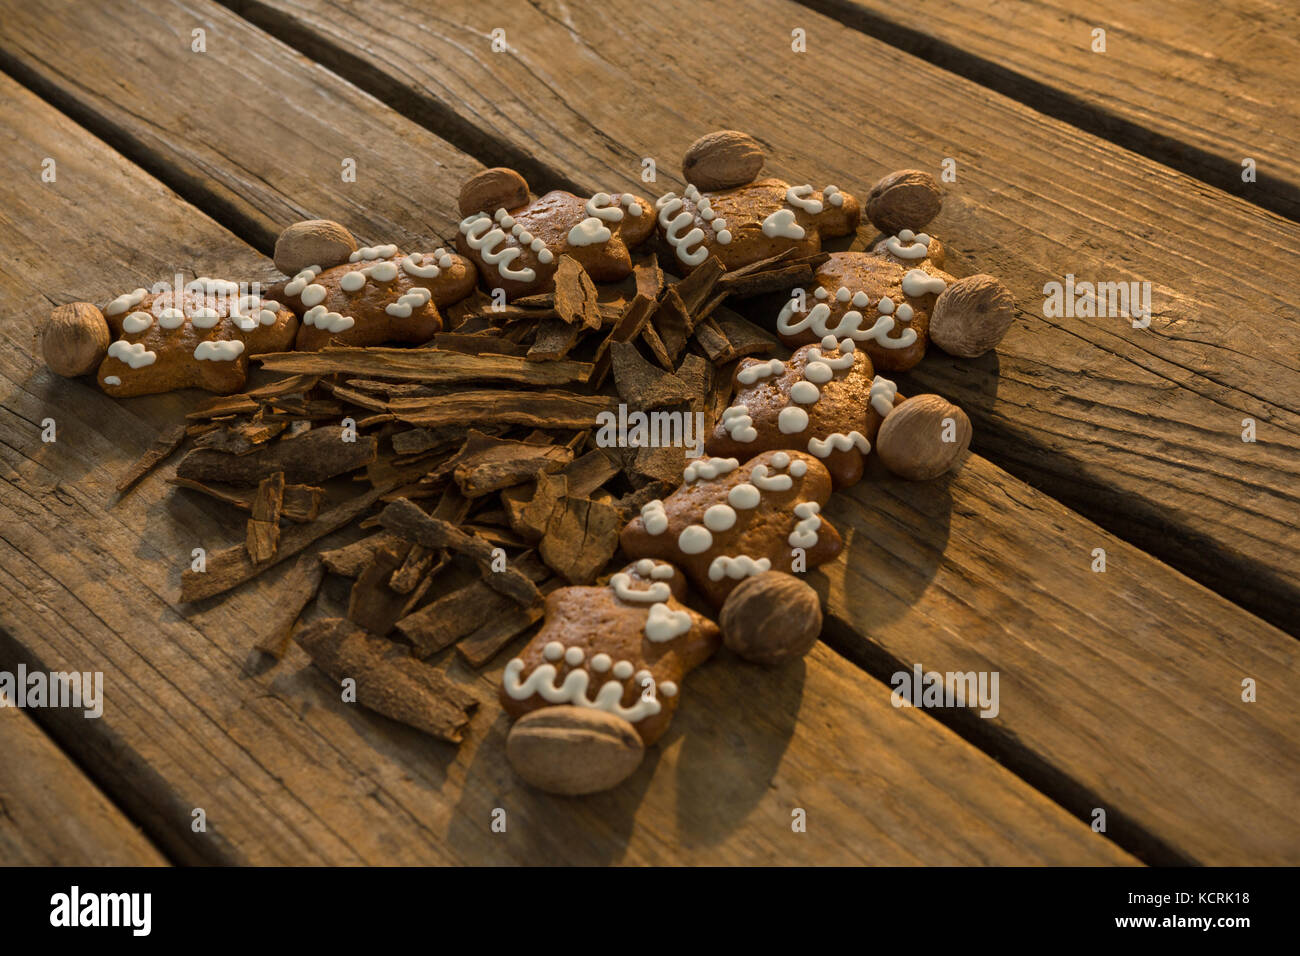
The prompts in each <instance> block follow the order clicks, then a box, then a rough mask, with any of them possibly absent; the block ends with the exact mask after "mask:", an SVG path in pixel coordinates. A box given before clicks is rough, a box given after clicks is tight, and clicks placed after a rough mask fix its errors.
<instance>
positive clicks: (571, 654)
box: [564, 647, 587, 667]
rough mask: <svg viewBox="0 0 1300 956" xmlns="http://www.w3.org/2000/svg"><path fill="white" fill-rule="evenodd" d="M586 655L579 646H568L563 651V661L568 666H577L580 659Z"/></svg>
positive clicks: (580, 661)
mask: <svg viewBox="0 0 1300 956" xmlns="http://www.w3.org/2000/svg"><path fill="white" fill-rule="evenodd" d="M586 656H587V655H585V654H584V653H582V648H581V647H570V648H569V649H568V650H567V651H565V652H564V663H566V664H568V665H569V666H570V667H577V666H578V665H579V664H581V663H582V659H583V658H584V657H586Z"/></svg>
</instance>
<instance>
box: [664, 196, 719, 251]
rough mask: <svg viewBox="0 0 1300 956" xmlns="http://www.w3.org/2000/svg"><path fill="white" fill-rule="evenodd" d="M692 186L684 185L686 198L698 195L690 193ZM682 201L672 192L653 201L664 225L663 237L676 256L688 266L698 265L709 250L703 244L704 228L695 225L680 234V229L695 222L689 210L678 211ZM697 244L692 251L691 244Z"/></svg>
mask: <svg viewBox="0 0 1300 956" xmlns="http://www.w3.org/2000/svg"><path fill="white" fill-rule="evenodd" d="M693 189H694V187H692V186H688V187H686V198H687V199H693V198H697V197H698V196H699V193H698V192H695V193H694V195H692V190H693ZM683 205H685V204H684V203H683V201H682V200H681V199H678V198H677V197H676V196H674V195H673V194H672V193H666V194H665V195H663V196H660V197H659V201H658V202H656V203H655V208H657V209H659V224H660V225H661V226H663V227H664V230H665V232H664V237H665V238H666V239H667V240H668V244H669V245H670V246H672V247H673V248H674V249H676V250H677V258H678V259H680V260H682V262H683V263H685V264H686V265H688V266H698V265H699V264H700V263H701V262H703V261H704V260H705V259H707V258H708V256H709V250H708V249H707V248H706V247H705V245H704V239H705V235H704V230H703V229H701V228H699V227H698V226H696V227H695V228H693V229H691V231H690V232H688V233H687V234H686V235H684V236H683V235H681V231H682V230H683V229H685V228H686V227H687V226H690V225H691V224H692V223H694V222H695V217H694V216H692V215H691V214H690V213H689V212H685V211H679V210H681V209H682V207H683ZM696 243H699V245H698V246H697V247H696V248H695V249H694V250H693V251H692V250H691V248H690V247H691V246H694V245H696Z"/></svg>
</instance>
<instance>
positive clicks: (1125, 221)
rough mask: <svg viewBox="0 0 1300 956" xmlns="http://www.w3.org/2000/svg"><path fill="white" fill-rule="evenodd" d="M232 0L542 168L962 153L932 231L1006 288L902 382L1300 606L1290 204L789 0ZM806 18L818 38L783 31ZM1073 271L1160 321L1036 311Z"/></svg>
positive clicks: (624, 182) (1203, 559)
mask: <svg viewBox="0 0 1300 956" xmlns="http://www.w3.org/2000/svg"><path fill="white" fill-rule="evenodd" d="M234 5H235V6H236V8H237V9H239V10H241V11H242V12H243V13H244V14H245V15H246V16H249V17H251V18H253V19H254V20H255V21H256V22H258V23H259V24H261V25H263V26H265V27H266V28H268V29H270V30H272V31H276V32H279V33H282V34H284V35H286V36H288V37H290V38H291V39H292V40H293V42H295V43H296V44H298V45H300V46H302V47H303V48H304V49H308V50H310V51H311V53H312V55H313V56H315V57H317V58H319V59H321V60H322V61H323V62H325V63H327V64H328V65H330V66H331V67H333V68H335V69H338V70H339V71H341V72H342V73H344V74H345V75H347V76H349V77H350V78H353V79H355V80H356V81H357V82H360V83H363V84H364V85H366V86H367V88H368V89H370V90H371V91H373V92H375V93H376V94H377V95H379V96H380V97H381V98H383V99H384V100H385V101H387V102H390V103H394V104H396V105H397V106H399V107H400V108H401V109H403V110H406V111H408V112H409V113H410V114H411V115H414V116H416V117H417V118H419V119H420V121H421V122H424V123H426V125H430V126H431V127H434V128H440V125H439V124H442V125H446V126H449V127H454V128H456V129H460V128H462V127H466V126H469V127H473V128H475V129H478V130H480V131H481V132H480V134H479V138H478V140H476V141H475V142H474V144H473V145H474V146H475V148H480V149H481V150H482V151H483V152H482V153H481V155H484V156H486V157H489V158H491V159H492V160H493V161H496V160H498V159H499V158H500V157H502V156H505V157H507V158H510V157H517V165H518V166H519V168H520V169H521V170H523V171H525V172H526V173H527V174H528V175H529V176H530V178H531V179H532V185H533V187H534V189H545V188H551V187H554V186H557V185H563V184H566V183H575V184H576V185H577V186H579V187H581V188H583V189H586V190H592V189H596V188H599V189H605V190H611V189H620V188H638V189H642V190H646V189H648V188H650V187H648V186H647V185H646V184H644V183H642V182H641V181H640V172H641V168H642V167H641V162H642V159H643V158H645V157H651V158H654V159H655V160H656V163H657V167H658V173H659V181H658V184H657V186H656V187H654V188H657V189H660V190H668V189H680V180H679V179H678V177H677V172H676V171H677V167H678V163H679V161H680V156H681V154H682V152H683V151H684V149H685V147H686V146H687V145H688V144H689V143H690V142H691V141H692V140H694V139H695V138H696V137H697V136H699V135H700V134H701V133H703V132H705V131H708V130H711V129H717V128H733V127H734V128H739V129H743V130H745V131H747V132H749V133H751V134H753V135H755V136H757V137H758V138H759V139H760V140H761V141H762V142H763V144H764V146H765V147H766V149H767V152H768V156H769V161H768V167H767V168H768V170H769V171H770V172H771V173H774V174H776V175H780V176H785V177H787V178H788V179H789V180H791V181H793V182H806V181H809V180H815V181H816V182H817V183H819V184H820V183H824V182H834V183H837V184H839V185H840V186H841V187H842V188H845V189H848V190H850V191H856V192H858V193H864V192H865V191H866V190H867V189H868V188H869V187H870V185H871V183H872V182H874V181H875V179H876V178H878V177H879V176H880V175H882V174H884V173H886V172H888V171H890V170H893V169H898V168H902V167H919V168H922V169H928V170H932V171H933V172H935V173H936V174H938V173H939V172H940V167H941V163H942V161H943V160H944V159H945V158H949V157H951V158H953V159H955V160H956V161H957V181H956V182H955V183H951V184H948V186H947V198H946V200H945V205H944V210H943V212H942V213H941V214H940V216H939V218H938V219H937V220H936V221H935V223H934V224H933V225H932V226H931V227H930V231H931V232H933V233H935V234H936V235H938V236H940V238H942V239H943V241H944V243H945V245H946V246H947V249H948V254H949V260H950V266H949V268H950V270H951V271H953V272H954V273H955V274H957V275H965V274H971V273H976V272H988V273H992V274H994V275H997V276H1000V277H1001V278H1003V279H1004V280H1005V281H1006V282H1007V284H1008V285H1009V286H1010V288H1011V289H1012V291H1013V292H1014V293H1015V295H1016V299H1017V301H1018V303H1019V304H1020V310H1019V312H1018V315H1017V319H1016V323H1015V325H1014V326H1013V328H1012V330H1011V332H1010V334H1009V335H1008V336H1007V338H1006V339H1005V340H1004V342H1003V343H1002V345H1001V346H999V349H998V352H997V354H996V355H989V356H985V357H984V358H983V359H980V360H977V361H973V362H971V361H967V360H963V359H952V358H948V357H946V356H944V355H942V354H939V353H937V351H935V350H932V354H931V355H930V356H928V357H927V358H926V360H925V361H924V362H923V363H922V365H921V366H919V367H918V369H917V370H915V372H914V373H913V375H912V376H911V381H912V382H913V383H915V385H916V386H917V387H918V388H919V390H933V391H938V392H940V393H942V394H944V395H946V396H947V397H949V398H950V399H952V400H954V401H956V402H958V403H959V404H960V405H962V407H963V408H965V409H966V411H967V412H968V413H969V414H970V416H971V418H972V420H973V421H974V423H975V448H976V450H977V451H979V452H980V453H981V454H984V455H986V456H987V457H989V458H990V459H992V460H993V461H995V462H996V463H998V464H999V465H1002V466H1003V467H1005V468H1007V469H1008V470H1009V471H1011V472H1012V473H1013V474H1015V475H1017V476H1018V477H1020V478H1023V479H1025V480H1027V481H1029V482H1031V483H1033V484H1035V485H1036V486H1038V487H1040V488H1042V489H1044V490H1046V491H1047V492H1049V493H1050V494H1051V495H1053V496H1054V497H1056V498H1058V499H1060V500H1062V501H1064V502H1065V503H1066V504H1068V505H1069V506H1070V507H1072V508H1074V509H1075V510H1077V511H1079V512H1081V513H1083V514H1085V515H1086V516H1088V517H1090V518H1092V519H1093V520H1095V521H1097V522H1098V523H1099V524H1101V525H1103V526H1104V527H1106V528H1107V529H1108V530H1111V531H1112V532H1114V533H1116V534H1118V535H1119V536H1120V537H1123V538H1125V539H1126V540H1129V541H1132V542H1134V543H1136V544H1137V545H1139V546H1140V547H1142V548H1144V549H1145V550H1147V551H1150V552H1152V553H1154V554H1156V555H1157V556H1159V557H1161V558H1162V559H1163V560H1165V561H1167V562H1168V563H1170V564H1172V565H1174V566H1175V567H1177V568H1179V569H1180V570H1183V571H1184V572H1185V573H1188V574H1190V575H1191V576H1193V577H1195V578H1196V579H1197V580H1199V581H1201V582H1202V583H1204V584H1206V585H1207V586H1209V587H1211V588H1212V589H1214V590H1216V591H1218V592H1219V593H1221V594H1224V595H1225V596H1227V597H1229V598H1231V599H1232V600H1234V601H1236V602H1238V603H1240V604H1242V605H1244V606H1246V607H1247V608H1249V609H1251V610H1253V611H1255V612H1256V613H1258V614H1260V615H1262V616H1265V617H1266V618H1268V619H1269V620H1271V621H1273V622H1274V623H1276V624H1279V625H1280V626H1284V627H1288V628H1291V629H1294V628H1296V627H1297V625H1296V623H1295V620H1296V619H1295V615H1294V608H1295V607H1296V606H1297V604H1300V576H1297V575H1296V574H1295V573H1294V572H1295V569H1296V568H1297V567H1300V531H1298V530H1297V528H1296V524H1295V521H1294V514H1295V511H1296V508H1297V507H1298V506H1300V492H1298V491H1297V482H1296V480H1295V475H1296V471H1297V462H1300V322H1298V321H1297V318H1300V309H1297V306H1296V299H1295V295H1294V294H1293V289H1292V283H1293V281H1294V279H1293V277H1294V276H1295V275H1296V274H1297V273H1300V256H1298V255H1297V253H1296V249H1297V248H1300V226H1298V225H1297V224H1296V223H1293V222H1289V221H1287V220H1285V219H1282V218H1280V217H1278V216H1276V215H1273V214H1271V213H1268V212H1265V211H1263V210H1261V209H1260V208H1258V207H1256V206H1252V205H1251V204H1249V203H1246V202H1243V201H1240V200H1237V199H1234V198H1232V197H1229V196H1227V195H1224V194H1223V193H1221V192H1219V191H1218V190H1215V189H1213V188H1211V187H1209V186H1207V185H1205V184H1204V183H1201V182H1198V181H1196V180H1194V179H1192V178H1189V177H1188V176H1186V175H1183V174H1181V173H1177V172H1174V171H1172V170H1170V169H1168V168H1166V167H1163V166H1160V165H1158V164H1156V163H1154V162H1151V161H1150V160H1147V159H1144V158H1142V157H1140V156H1136V155H1134V154H1132V153H1130V152H1127V151H1125V150H1123V149H1120V148H1118V147H1116V146H1115V145H1113V144H1111V143H1109V142H1106V141H1104V140H1101V139H1098V138H1096V137H1093V136H1090V135H1088V134H1085V133H1081V132H1080V131H1078V130H1077V129H1074V128H1072V127H1070V126H1068V125H1066V124H1064V123H1062V122H1060V121H1057V120H1054V119H1051V118H1048V117H1045V116H1043V115H1042V114H1039V113H1036V112H1034V111H1032V110H1030V109H1028V108H1026V107H1024V106H1022V105H1020V104H1018V103H1016V102H1013V101H1011V100H1009V99H1007V98H1005V97H1003V96H1000V95H998V94H995V93H992V92H990V91H988V90H987V89H984V88H982V87H979V86H977V85H976V84H974V83H971V82H969V81H966V80H963V79H961V78H959V77H956V76H954V75H952V74H949V73H945V72H944V71H942V70H940V69H937V68H936V67H934V66H932V65H930V64H927V63H925V62H922V61H920V60H918V59H916V58H915V57H912V56H910V55H908V54H906V53H904V52H901V51H899V50H897V49H894V48H892V47H889V46H887V45H885V44H883V43H881V42H879V41H876V40H873V39H871V38H870V37H867V36H864V35H863V34H861V33H859V32H856V31H854V30H851V29H849V28H848V27H845V26H844V25H842V24H840V23H837V22H835V21H833V20H830V19H829V18H826V17H824V16H822V15H820V14H818V13H816V12H814V11H811V10H809V9H807V8H805V7H800V6H797V5H795V4H793V3H790V2H788V0H753V2H752V3H750V4H749V5H748V11H749V12H748V13H747V15H746V16H745V17H744V18H743V19H740V20H737V19H735V18H723V19H720V14H719V13H718V10H719V8H718V7H713V6H710V5H708V4H700V3H695V2H687V0H674V2H670V3H660V4H643V3H639V2H636V0H613V2H609V3H602V4H581V5H577V4H563V3H558V2H552V0H541V2H537V3H524V2H522V0H519V2H506V3H498V4H478V3H474V2H472V0H454V2H449V3H445V4H441V5H440V6H439V8H438V14H437V16H430V15H429V12H428V10H427V8H426V7H425V6H424V5H423V4H420V3H417V2H414V0H375V2H374V3H371V4H367V5H366V7H365V8H364V10H363V9H362V8H359V7H355V6H353V5H350V4H343V3H334V2H331V0H236V2H235V4H234ZM722 22H725V23H726V24H727V31H728V33H727V39H726V41H725V42H722V41H719V42H717V43H714V44H712V45H711V46H710V49H709V54H708V56H707V57H706V58H692V57H690V56H689V55H688V53H687V52H686V51H687V50H688V49H689V48H690V45H689V44H685V43H684V42H683V39H682V38H683V37H688V36H713V35H714V34H716V32H717V28H718V25H719V24H720V23H722ZM497 28H501V29H504V30H505V31H506V34H505V36H506V40H507V45H508V49H507V51H506V52H503V53H494V52H492V46H491V37H490V33H491V31H492V30H493V29H497ZM794 28H801V29H804V30H805V31H806V32H807V35H808V52H807V53H802V54H801V53H794V52H792V51H791V31H792V29H794ZM901 77H906V78H907V81H908V84H909V85H910V86H914V87H916V88H918V89H921V90H923V94H922V95H919V96H915V97H914V96H909V95H905V94H904V92H903V88H902V86H901V80H900V78H901ZM881 91H884V92H881ZM485 140H490V141H491V142H490V143H485V142H482V141H485ZM491 144H497V145H495V146H493V145H491ZM869 232H870V228H869V227H868V228H867V229H865V230H864V231H863V232H862V234H861V235H859V236H858V237H857V239H856V240H855V243H854V247H855V248H858V247H861V246H864V245H866V244H867V243H869V242H870V239H871V237H870V236H869V234H868V233H869ZM1067 274H1072V275H1075V276H1077V277H1078V278H1080V279H1087V280H1090V281H1114V282H1122V281H1138V282H1150V283H1151V306H1152V310H1153V313H1154V318H1153V320H1152V323H1151V326H1150V328H1148V329H1141V330H1139V329H1134V328H1133V327H1132V325H1131V322H1130V321H1129V320H1128V319H1127V318H1122V317H1120V318H1111V319H1079V318H1046V317H1044V315H1043V314H1042V311H1043V299H1044V293H1043V288H1044V285H1045V283H1047V282H1052V281H1055V282H1063V281H1064V278H1065V276H1066V275H1067ZM918 388H913V389H912V390H913V391H915V390H918ZM1246 418H1251V419H1253V420H1254V421H1255V422H1256V423H1257V425H1258V441H1257V442H1255V443H1253V444H1246V443H1243V442H1242V440H1241V433H1242V428H1243V424H1242V423H1243V420H1244V419H1246Z"/></svg>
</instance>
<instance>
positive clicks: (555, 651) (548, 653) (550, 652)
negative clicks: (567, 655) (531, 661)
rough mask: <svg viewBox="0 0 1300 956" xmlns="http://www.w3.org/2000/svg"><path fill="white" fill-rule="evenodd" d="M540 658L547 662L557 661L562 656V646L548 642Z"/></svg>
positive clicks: (557, 642) (555, 642)
mask: <svg viewBox="0 0 1300 956" xmlns="http://www.w3.org/2000/svg"><path fill="white" fill-rule="evenodd" d="M542 656H543V657H545V658H546V659H547V660H548V661H558V660H559V659H560V658H561V657H563V656H564V645H563V644H561V643H560V642H559V641H548V642H547V644H546V646H545V647H543V648H542Z"/></svg>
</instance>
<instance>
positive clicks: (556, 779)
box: [506, 705, 645, 796]
mask: <svg viewBox="0 0 1300 956" xmlns="http://www.w3.org/2000/svg"><path fill="white" fill-rule="evenodd" d="M506 756H507V757H508V758H509V759H510V766H512V767H514V769H515V773H517V774H519V776H520V777H522V778H523V779H524V780H525V781H527V782H528V783H530V784H532V785H533V786H534V787H537V788H538V789H539V790H545V791H547V792H548V793H562V794H566V795H569V796H578V795H580V794H584V793H598V792H599V791H601V790H609V789H610V788H611V787H616V786H618V785H619V784H620V783H622V782H623V781H624V780H626V779H627V778H628V777H630V776H632V773H633V772H634V771H635V770H636V768H637V767H639V766H640V765H641V758H642V757H644V756H645V744H643V743H642V742H641V737H640V735H639V734H637V732H636V728H634V727H633V726H632V725H631V724H630V723H628V722H627V721H626V720H624V719H623V718H622V717H618V716H615V715H614V714H611V713H608V712H607V711H603V710H595V709H593V708H590V707H570V706H567V705H566V706H559V707H543V708H541V709H540V710H534V711H532V712H531V713H527V714H525V715H524V716H522V717H520V718H519V719H518V720H517V721H515V725H514V726H513V727H511V728H510V734H509V736H507V737H506Z"/></svg>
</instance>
